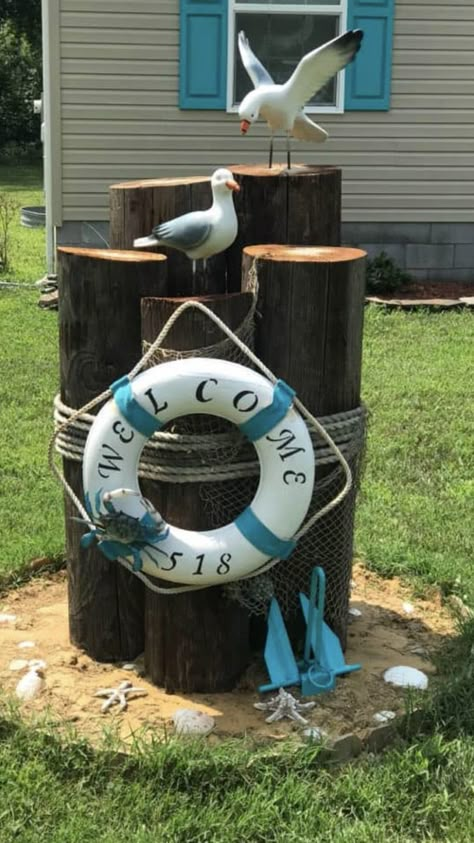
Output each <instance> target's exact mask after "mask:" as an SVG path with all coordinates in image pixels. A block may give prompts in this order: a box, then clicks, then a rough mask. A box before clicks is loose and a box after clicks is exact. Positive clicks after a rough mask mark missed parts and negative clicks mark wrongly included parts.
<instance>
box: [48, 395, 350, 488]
mask: <svg viewBox="0 0 474 843" xmlns="http://www.w3.org/2000/svg"><path fill="white" fill-rule="evenodd" d="M74 413H75V410H73V409H72V408H71V407H68V406H67V405H65V404H64V403H63V402H62V401H61V398H60V396H59V395H57V396H56V397H55V399H54V422H55V427H56V429H57V428H58V427H60V426H61V425H62V424H63V422H65V421H66V420H67V419H71V418H72V416H73V414H74ZM94 419H95V416H93V415H90V414H83V415H82V416H81V417H80V418H79V419H76V420H75V421H73V422H70V426H69V429H67V430H66V431H63V433H61V434H60V435H59V436H58V438H57V441H56V450H57V452H58V453H60V454H61V456H63V457H66V459H69V460H73V461H75V462H82V457H83V453H84V446H85V443H86V440H87V436H88V433H89V430H90V428H91V426H92V424H93V422H94ZM318 421H319V423H320V424H322V425H323V426H324V427H325V428H326V430H327V431H328V432H329V433H330V435H331V436H332V438H333V440H334V441H335V443H336V444H337V445H338V446H339V448H340V450H341V451H342V452H343V454H344V456H345V457H346V459H348V458H350V457H351V456H353V455H354V454H355V453H357V451H358V450H359V447H360V445H361V443H362V442H363V439H364V427H365V425H364V421H365V411H364V408H363V407H357V408H356V409H355V410H351V411H349V412H347V413H337V414H334V415H333V416H324V417H323V418H320V419H318ZM308 427H309V431H308V432H309V434H310V436H311V439H312V444H313V448H314V451H315V456H316V463H317V465H318V466H320V465H330V464H331V463H334V462H338V460H337V457H336V455H335V454H334V453H333V452H332V451H331V449H330V448H329V447H327V445H325V443H324V442H323V441H322V440H321V437H320V435H319V433H318V432H317V431H315V430H314V429H311V427H310V426H309V425H308ZM232 450H233V451H234V452H237V453H238V455H239V456H240V460H239V461H237V460H232V459H229V451H232ZM242 451H243V453H241V452H242ZM221 452H222V453H223V454H224V455H225V456H227V462H224V463H223V462H222V461H221V462H220V463H219V464H218V465H216V464H214V461H213V463H211V462H210V455H211V454H212V455H215V457H214V459H215V461H216V462H217V459H218V455H219V454H220V453H221ZM225 452H227V454H226V453H225ZM178 454H180V455H181V459H180V461H179V462H178V463H177V461H176V458H177V456H178ZM206 454H208V456H207V458H206ZM246 454H248V456H249V458H248V459H243V457H244V456H245V455H246ZM170 460H172V463H171V464H170ZM259 472H260V465H259V462H258V459H256V458H255V451H254V449H253V447H252V446H251V445H248V444H247V443H245V440H244V439H243V437H242V436H241V435H239V433H238V432H234V431H232V432H230V433H218V432H216V433H203V434H199V433H197V434H194V435H190V434H179V433H169V432H166V431H158V432H157V433H155V434H153V437H152V438H151V439H149V440H148V442H147V443H146V444H145V447H144V449H143V452H142V455H141V458H140V464H139V467H138V475H139V477H143V478H145V479H147V480H160V481H161V482H164V483H166V482H168V483H170V482H172V483H206V482H217V481H220V480H235V479H237V478H242V477H252V476H256V475H258V474H259Z"/></svg>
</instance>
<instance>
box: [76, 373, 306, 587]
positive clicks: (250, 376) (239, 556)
mask: <svg viewBox="0 0 474 843" xmlns="http://www.w3.org/2000/svg"><path fill="white" fill-rule="evenodd" d="M112 391H113V393H114V398H112V399H111V400H110V401H108V402H107V404H106V405H105V406H104V407H103V408H102V409H101V410H100V412H99V413H98V415H97V417H96V419H95V420H94V422H93V425H92V428H91V430H90V433H89V436H88V438H87V442H86V446H85V450H84V461H83V481H84V491H85V494H86V503H87V506H88V511H89V515H90V519H91V522H93V523H94V524H96V525H98V526H97V530H95V529H94V530H93V531H92V533H89V534H88V538H87V537H86V539H85V542H84V544H85V546H88V545H89V544H90V543H91V541H92V538H96V539H99V540H100V539H101V536H102V541H99V546H101V549H102V550H103V551H104V553H105V554H106V555H107V556H108V557H109V558H117V556H124V557H126V558H127V559H129V560H130V561H132V562H133V563H134V567H135V569H136V568H139V569H141V570H142V571H143V572H144V573H146V574H147V575H150V576H153V577H159V578H160V579H163V580H170V581H172V582H174V583H182V584H187V585H212V584H216V583H224V582H228V581H230V580H236V579H239V578H240V577H242V576H245V575H246V574H249V573H251V572H254V571H256V570H258V568H260V567H261V566H262V565H264V564H265V562H267V561H268V560H269V559H271V558H273V557H275V556H278V557H280V558H286V557H287V556H289V554H290V553H291V551H292V550H293V548H294V542H293V541H292V536H294V534H295V533H296V531H297V530H298V528H299V526H300V525H301V523H302V521H303V519H304V517H305V515H306V513H307V510H308V507H309V504H310V500H311V495H312V491H313V484H314V452H313V447H312V443H311V439H310V436H309V433H308V430H307V428H306V424H305V423H304V421H303V419H302V417H301V416H300V415H299V413H297V412H296V411H295V410H294V409H293V407H292V401H293V397H294V392H293V390H291V389H290V387H288V386H287V385H286V384H285V383H284V382H282V381H278V383H277V384H276V385H275V386H274V385H273V384H272V383H271V382H270V381H269V380H267V378H265V377H263V375H261V374H258V373H257V372H254V371H252V370H251V369H248V368H246V367H245V366H241V365H239V364H237V363H230V362H227V361H224V360H212V359H207V358H191V359H187V360H176V361H173V362H170V363H162V364H160V365H158V366H155V367H154V368H152V369H148V370H146V371H144V372H142V373H141V374H140V375H138V376H137V377H136V378H135V379H134V380H133V381H132V382H131V383H130V382H129V380H128V378H126V377H125V378H122V379H121V380H120V381H117V382H116V383H115V384H113V385H112ZM190 413H207V414H210V415H215V416H220V417H222V418H225V419H228V420H229V421H231V422H234V423H235V424H237V425H238V426H239V427H240V429H241V430H242V432H243V433H244V435H246V436H247V438H248V439H250V441H252V442H253V443H254V446H255V450H256V452H257V454H258V458H259V462H260V483H259V486H258V489H257V492H256V494H255V497H254V499H253V501H252V503H251V504H250V506H249V507H247V509H246V510H244V512H243V513H242V514H241V515H240V516H239V517H238V518H237V519H236V520H235V521H234V522H233V523H231V524H227V525H225V526H223V527H220V528H219V529H216V530H208V531H204V532H197V531H193V530H182V529H180V528H179V527H174V526H172V525H165V523H164V522H163V521H162V520H160V519H161V516H159V515H158V514H157V513H156V512H155V511H154V510H153V509H152V508H150V504H149V502H147V501H145V500H144V498H143V497H142V495H141V492H140V487H139V484H138V476H137V472H138V463H139V459H140V454H141V452H142V449H143V446H144V445H145V443H146V442H147V440H148V438H149V437H150V436H151V435H152V433H153V431H154V430H156V429H159V427H161V426H162V425H164V424H166V423H167V422H169V421H171V420H172V419H175V418H177V417H178V416H184V415H188V414H190ZM112 522H113V524H114V525H115V527H117V525H118V526H119V527H120V525H122V526H123V524H124V523H125V527H126V526H127V522H128V523H129V524H130V523H132V524H140V525H144V526H145V530H146V529H149V531H150V532H149V535H150V536H154V539H153V540H151V543H150V542H148V540H145V539H143V537H142V539H143V540H142V542H141V543H140V541H137V542H131V541H129V539H130V537H128V539H123V538H121V541H122V544H120V540H119V541H118V543H117V529H112V531H110V530H109V529H108V526H107V524H108V525H109V526H110V524H111V523H112ZM104 524H105V526H104ZM111 532H112V533H113V535H112V539H111V540H109V539H110V536H111ZM119 532H120V530H119ZM125 533H127V529H125ZM147 535H148V534H147ZM123 542H125V543H123ZM130 545H132V547H130ZM132 551H133V552H132Z"/></svg>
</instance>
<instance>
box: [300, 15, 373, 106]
mask: <svg viewBox="0 0 474 843" xmlns="http://www.w3.org/2000/svg"><path fill="white" fill-rule="evenodd" d="M363 35H364V33H363V32H362V30H361V29H354V30H349V31H348V32H345V33H344V34H343V35H339V36H338V37H337V38H334V39H333V40H332V41H328V43H327V44H323V46H322V47H318V48H317V50H313V51H312V52H311V53H307V55H306V56H304V57H303V58H302V59H301V61H300V63H299V65H298V67H297V68H296V70H295V71H294V73H293V75H292V76H290V78H289V79H288V82H286V83H285V86H284V87H285V88H286V90H287V93H288V94H289V96H290V97H291V99H292V100H293V101H294V102H297V103H298V105H299V106H300V107H302V106H304V105H305V103H307V102H308V100H309V99H311V97H312V96H314V94H316V93H317V92H318V91H320V90H321V88H322V87H323V85H325V84H326V82H329V80H330V79H332V77H333V76H335V74H336V73H337V72H338V71H339V70H342V69H343V68H344V67H345V66H346V64H348V63H349V62H350V61H352V59H353V58H354V56H355V54H356V53H357V51H358V50H359V49H360V44H361V41H362V38H363Z"/></svg>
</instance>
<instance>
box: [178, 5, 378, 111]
mask: <svg viewBox="0 0 474 843" xmlns="http://www.w3.org/2000/svg"><path fill="white" fill-rule="evenodd" d="M176 2H177V0H176ZM179 3H180V40H179V107H180V108H183V109H187V108H196V109H218V110H221V111H225V110H226V109H228V110H232V111H233V110H236V104H237V102H238V101H239V99H240V98H241V97H242V94H244V93H247V91H249V90H251V85H252V83H251V82H250V79H249V78H248V76H247V73H246V71H245V69H244V68H243V67H242V65H241V62H240V58H239V57H238V51H237V46H236V38H237V33H238V31H239V29H243V30H244V31H245V32H246V34H247V37H248V39H249V41H250V44H251V46H252V49H253V50H254V51H255V54H256V55H257V56H258V57H259V59H260V60H261V61H262V63H263V64H264V65H265V66H266V67H267V69H268V71H269V73H271V74H272V76H273V77H274V79H275V82H279V81H281V80H282V79H283V80H286V79H287V78H288V76H289V75H290V72H291V70H292V69H293V68H294V67H295V66H296V64H297V63H298V61H299V60H300V58H301V57H302V55H304V54H305V53H306V52H309V50H311V49H313V48H314V46H315V45H317V44H322V43H324V42H326V41H328V40H330V39H331V38H333V37H334V36H335V35H336V34H338V33H339V32H343V31H344V30H345V29H363V30H364V40H363V42H362V48H361V50H360V52H359V53H358V54H357V58H356V60H355V61H354V62H352V63H351V64H350V65H348V67H347V68H346V70H345V71H344V73H341V74H339V76H338V78H337V79H335V80H332V81H331V82H330V83H329V84H328V85H327V86H326V87H325V88H324V89H323V90H322V91H319V93H318V96H317V98H316V99H315V100H314V101H313V102H312V103H311V104H310V106H309V110H310V111H311V110H312V109H313V110H314V109H316V110H318V111H326V112H331V111H332V112H338V111H387V109H389V108H390V83H391V70H392V33H393V18H394V12H395V0H325V2H324V4H323V2H322V0H298V2H297V0H285V2H283V0H179Z"/></svg>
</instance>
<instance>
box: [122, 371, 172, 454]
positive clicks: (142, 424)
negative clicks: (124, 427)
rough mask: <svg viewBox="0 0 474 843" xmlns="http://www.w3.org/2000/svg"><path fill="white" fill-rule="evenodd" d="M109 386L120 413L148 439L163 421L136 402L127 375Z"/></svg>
mask: <svg viewBox="0 0 474 843" xmlns="http://www.w3.org/2000/svg"><path fill="white" fill-rule="evenodd" d="M110 388H111V390H112V393H113V396H114V400H115V403H116V404H117V407H118V408H119V410H120V413H121V415H122V416H123V417H124V419H125V420H126V421H127V422H128V423H129V425H130V426H131V427H133V429H134V430H136V431H137V433H141V435H142V436H146V437H147V439H149V438H150V436H152V435H153V434H154V433H155V431H156V430H159V429H160V428H161V427H163V422H161V421H160V420H159V419H157V418H156V416H152V414H151V413H149V412H148V411H147V410H144V409H143V407H142V406H141V404H139V403H138V401H137V400H136V398H135V397H134V395H133V392H132V386H131V383H130V380H129V378H128V375H124V376H123V378H119V380H117V381H114V383H113V384H112V385H111V387H110Z"/></svg>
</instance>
